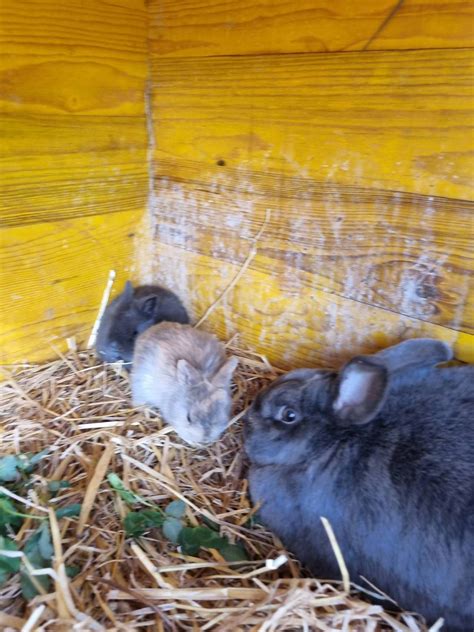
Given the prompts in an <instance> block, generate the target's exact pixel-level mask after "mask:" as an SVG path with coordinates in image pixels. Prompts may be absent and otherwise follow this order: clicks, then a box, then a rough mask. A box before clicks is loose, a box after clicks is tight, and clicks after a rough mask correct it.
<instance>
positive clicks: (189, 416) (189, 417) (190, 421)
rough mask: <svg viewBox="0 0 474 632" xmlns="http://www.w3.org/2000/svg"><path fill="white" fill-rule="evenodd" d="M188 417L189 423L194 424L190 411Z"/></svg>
mask: <svg viewBox="0 0 474 632" xmlns="http://www.w3.org/2000/svg"><path fill="white" fill-rule="evenodd" d="M187 418H188V423H189V424H192V423H193V422H192V419H191V415H190V414H189V413H188V414H187Z"/></svg>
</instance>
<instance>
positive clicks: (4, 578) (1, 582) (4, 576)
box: [0, 566, 11, 588]
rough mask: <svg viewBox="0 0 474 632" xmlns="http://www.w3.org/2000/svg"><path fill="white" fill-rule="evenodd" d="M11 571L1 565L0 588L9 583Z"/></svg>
mask: <svg viewBox="0 0 474 632" xmlns="http://www.w3.org/2000/svg"><path fill="white" fill-rule="evenodd" d="M10 575H11V573H9V572H8V571H4V570H3V569H2V567H1V566H0V588H1V587H2V586H3V585H4V584H6V583H7V581H8V579H9V577H10Z"/></svg>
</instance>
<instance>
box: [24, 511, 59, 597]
mask: <svg viewBox="0 0 474 632" xmlns="http://www.w3.org/2000/svg"><path fill="white" fill-rule="evenodd" d="M24 552H25V555H26V556H27V558H28V561H29V562H30V564H31V565H32V566H33V568H35V569H36V568H49V567H50V566H51V558H52V557H53V553H54V550H53V545H52V543H51V533H50V531H49V525H48V524H47V523H43V524H42V525H41V526H40V527H39V528H38V529H37V530H36V531H35V532H34V533H33V534H32V535H31V536H30V537H29V538H28V540H27V541H26V543H25V547H24ZM35 580H36V581H37V582H38V583H39V584H40V585H41V586H43V588H44V589H45V590H46V591H48V590H49V588H50V586H51V578H50V577H49V576H48V575H38V576H35ZM20 583H21V590H22V594H23V597H24V598H25V599H27V600H28V601H29V600H30V599H33V597H35V596H36V595H37V594H38V591H37V590H36V588H35V586H34V584H33V582H32V581H31V579H30V577H29V574H28V571H27V570H26V568H25V567H24V568H23V569H22V571H21V582H20Z"/></svg>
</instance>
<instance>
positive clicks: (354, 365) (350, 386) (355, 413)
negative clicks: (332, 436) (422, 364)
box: [332, 356, 388, 425]
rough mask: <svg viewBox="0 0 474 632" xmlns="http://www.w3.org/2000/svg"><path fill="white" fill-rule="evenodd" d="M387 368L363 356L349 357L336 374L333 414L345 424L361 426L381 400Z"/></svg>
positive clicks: (385, 389) (374, 411)
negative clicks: (337, 376)
mask: <svg viewBox="0 0 474 632" xmlns="http://www.w3.org/2000/svg"><path fill="white" fill-rule="evenodd" d="M387 385H388V372H387V369H386V368H385V367H384V366H383V365H382V364H379V363H377V362H374V361H373V360H369V359H368V358H366V357H364V356H360V357H357V358H353V359H352V360H351V361H350V362H348V364H346V366H345V367H344V368H343V369H342V371H341V372H340V374H339V378H338V383H337V390H336V396H335V399H334V401H333V403H332V408H333V411H334V414H335V415H336V417H337V418H338V419H340V420H341V421H342V422H343V423H345V424H348V425H349V424H365V423H367V422H369V421H370V420H371V419H373V418H374V417H375V415H376V414H377V413H378V412H379V410H380V408H381V407H382V405H383V403H384V401H385V395H386V393H387Z"/></svg>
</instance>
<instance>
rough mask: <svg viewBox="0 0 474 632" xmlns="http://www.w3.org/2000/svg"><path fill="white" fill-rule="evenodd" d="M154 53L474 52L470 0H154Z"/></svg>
mask: <svg viewBox="0 0 474 632" xmlns="http://www.w3.org/2000/svg"><path fill="white" fill-rule="evenodd" d="M150 10H151V45H152V51H153V53H154V54H155V55H160V56H172V57H206V56H219V55H251V54H276V53H306V52H317V53H319V52H333V51H359V50H365V49H367V48H368V49H371V50H389V49H392V50H404V49H425V48H427V49H431V48H464V47H470V46H473V41H474V28H473V24H474V22H473V20H474V5H473V4H472V2H468V1H467V0H459V1H458V0H405V1H404V2H403V1H402V2H398V1H397V0H360V1H359V2H348V1H347V0H318V2H313V1H312V0H299V1H298V2H294V1H293V0H262V1H260V2H250V3H249V2H248V1H247V0H231V1H228V2H220V3H217V2H214V1H213V0H187V1H186V2H175V1H174V0H151V1H150Z"/></svg>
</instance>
